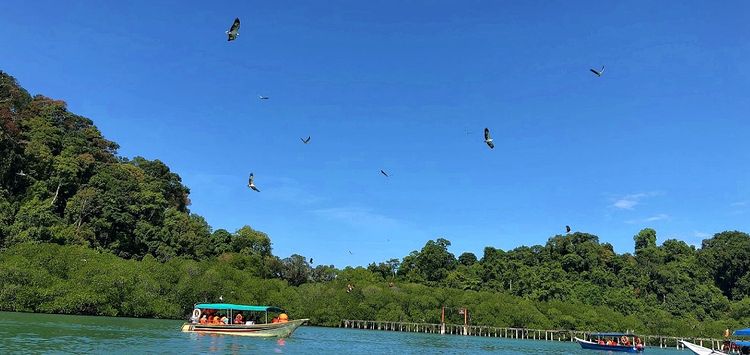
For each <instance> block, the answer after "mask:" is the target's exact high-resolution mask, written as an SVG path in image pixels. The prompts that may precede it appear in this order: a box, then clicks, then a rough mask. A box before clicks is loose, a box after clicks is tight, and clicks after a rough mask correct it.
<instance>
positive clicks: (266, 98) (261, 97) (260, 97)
mask: <svg viewBox="0 0 750 355" xmlns="http://www.w3.org/2000/svg"><path fill="white" fill-rule="evenodd" d="M258 98H259V99H261V100H268V96H263V95H258Z"/></svg>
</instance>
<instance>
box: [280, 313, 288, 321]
mask: <svg viewBox="0 0 750 355" xmlns="http://www.w3.org/2000/svg"><path fill="white" fill-rule="evenodd" d="M288 321H289V316H287V315H286V313H282V314H279V323H286V322H288Z"/></svg>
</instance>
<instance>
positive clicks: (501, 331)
mask: <svg viewBox="0 0 750 355" xmlns="http://www.w3.org/2000/svg"><path fill="white" fill-rule="evenodd" d="M339 326H340V327H341V328H350V329H366V330H383V331H394V332H410V333H430V334H449V335H466V336H480V337H493V338H507V339H528V340H542V341H569V342H574V341H575V338H576V337H578V338H582V339H585V338H587V337H588V335H589V334H591V333H593V332H592V331H580V330H560V329H553V330H550V329H528V328H503V327H491V326H483V325H463V324H445V323H442V324H440V323H412V322H389V321H372V320H350V319H345V320H342V321H341V324H340V325H339ZM638 337H640V338H641V339H642V340H643V343H644V345H646V347H659V348H662V349H665V348H675V349H684V348H685V347H684V346H683V345H682V344H680V342H679V341H680V340H686V341H689V342H691V343H694V344H698V345H700V346H704V347H707V348H711V349H714V350H721V346H722V344H723V343H724V340H723V339H711V338H693V337H673V336H662V335H638Z"/></svg>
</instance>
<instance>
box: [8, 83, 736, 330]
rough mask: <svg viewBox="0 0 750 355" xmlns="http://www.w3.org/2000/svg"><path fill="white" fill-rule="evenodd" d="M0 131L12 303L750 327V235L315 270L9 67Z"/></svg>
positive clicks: (148, 311)
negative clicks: (213, 222) (209, 213)
mask: <svg viewBox="0 0 750 355" xmlns="http://www.w3.org/2000/svg"><path fill="white" fill-rule="evenodd" d="M0 128H2V130H1V131H0V310H10V311H33V312H53V313H76V314H95V315H119V316H137V317H169V318H182V317H184V316H185V315H186V314H188V313H189V311H190V307H191V305H192V304H193V303H195V302H199V301H216V300H217V298H218V297H219V296H220V295H223V296H224V298H225V299H227V300H229V301H231V302H236V303H250V304H271V305H279V306H282V307H285V308H287V309H290V310H291V311H292V316H297V317H301V316H304V317H309V318H311V320H312V323H314V324H321V325H335V324H338V323H339V322H340V321H341V320H342V319H377V320H393V321H415V322H438V321H439V316H440V312H439V309H440V307H441V306H443V305H445V306H447V307H451V309H457V308H459V307H468V308H469V310H470V314H471V321H472V323H473V324H481V325H494V326H513V327H528V328H557V329H586V330H625V329H634V330H636V331H640V332H643V333H649V334H674V335H685V336H687V335H704V336H718V335H719V334H720V333H721V332H720V330H721V329H724V328H727V327H729V328H736V327H738V326H740V325H744V326H746V325H747V324H748V323H750V236H749V235H747V234H745V233H742V232H736V231H728V232H723V233H719V234H716V235H715V236H714V237H713V238H711V239H707V240H705V241H703V245H702V247H701V248H700V249H696V248H695V247H693V246H690V245H687V244H686V243H684V242H682V241H678V240H674V239H670V240H666V241H664V242H663V243H662V244H661V245H659V244H658V243H657V236H656V231H654V230H652V229H644V230H642V231H640V232H639V233H638V234H637V235H635V236H634V238H633V240H634V254H629V253H626V254H617V253H615V252H614V250H613V249H612V246H611V245H610V244H608V243H600V242H599V238H598V237H597V236H595V235H591V234H587V233H573V234H570V235H558V236H554V237H552V238H550V239H549V240H548V242H547V243H546V244H545V245H535V246H531V247H525V246H524V247H519V248H516V249H514V250H510V251H503V250H498V249H496V248H493V247H487V248H485V250H484V253H483V255H482V256H481V258H478V257H477V256H476V255H474V254H472V253H463V254H461V255H459V256H458V257H456V256H455V255H454V254H453V253H451V252H450V251H449V250H448V248H449V246H450V241H448V240H445V239H442V238H438V239H436V240H434V241H432V240H431V241H428V242H427V243H426V244H425V246H424V247H423V248H422V249H421V250H419V251H413V252H411V253H410V254H409V255H406V256H405V257H403V258H402V259H400V260H399V259H391V260H388V261H384V262H381V263H373V264H371V265H369V266H368V267H367V268H361V267H360V268H346V269H343V270H338V269H336V268H335V267H333V266H326V265H319V266H317V267H315V268H312V267H311V266H310V265H309V264H308V262H307V258H305V257H304V256H302V255H296V254H295V255H292V256H290V257H288V258H284V259H281V258H279V257H277V256H274V255H273V253H272V249H271V240H270V238H269V237H268V236H267V235H266V234H264V233H262V232H259V231H256V230H253V229H252V228H251V227H249V226H246V227H243V228H240V229H239V230H237V231H235V232H234V233H230V232H228V231H226V230H223V229H219V230H215V231H213V230H212V229H211V227H210V226H209V225H208V224H207V222H206V221H205V220H204V219H203V218H202V217H200V216H198V215H196V214H193V213H191V212H190V211H189V209H188V207H189V205H190V200H189V197H188V196H189V189H188V188H187V187H185V186H184V185H183V184H182V182H181V179H180V177H179V176H178V175H177V174H175V173H173V172H171V171H170V169H169V168H168V167H167V166H166V165H165V164H164V163H162V162H160V161H158V160H153V161H152V160H147V159H144V158H141V157H136V158H133V159H126V158H123V157H119V156H117V155H116V149H117V145H116V144H115V143H113V142H110V141H108V140H106V139H105V138H103V136H102V134H101V132H99V130H98V129H97V128H96V127H95V126H94V125H93V123H92V121H91V120H89V119H87V118H84V117H80V116H77V115H75V114H73V113H70V112H68V111H67V109H66V106H65V103H64V102H61V101H56V100H52V99H49V98H46V97H43V96H34V97H32V96H31V95H29V94H28V93H27V92H26V91H25V90H24V89H23V88H21V87H20V86H18V84H17V83H16V81H15V80H14V79H13V78H12V77H10V76H8V75H6V74H4V73H2V72H0ZM347 285H352V286H353V290H352V291H351V292H347V288H348V287H347ZM449 321H451V322H455V323H460V322H461V318H460V316H458V315H457V314H456V313H455V312H449Z"/></svg>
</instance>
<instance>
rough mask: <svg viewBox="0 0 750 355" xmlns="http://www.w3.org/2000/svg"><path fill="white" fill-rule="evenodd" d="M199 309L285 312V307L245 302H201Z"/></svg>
mask: <svg viewBox="0 0 750 355" xmlns="http://www.w3.org/2000/svg"><path fill="white" fill-rule="evenodd" d="M195 308H198V309H217V310H229V309H231V310H233V311H253V312H284V310H283V309H281V308H279V307H273V306H248V305H244V304H231V303H199V304H196V305H195Z"/></svg>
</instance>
